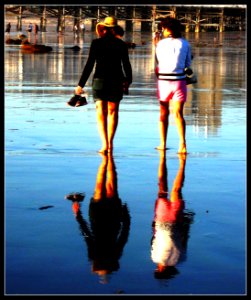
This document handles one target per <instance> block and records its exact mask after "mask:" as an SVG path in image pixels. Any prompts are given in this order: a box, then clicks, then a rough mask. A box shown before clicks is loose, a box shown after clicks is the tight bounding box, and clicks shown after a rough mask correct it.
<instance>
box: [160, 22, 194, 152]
mask: <svg viewBox="0 0 251 300" xmlns="http://www.w3.org/2000/svg"><path fill="white" fill-rule="evenodd" d="M160 26H161V28H162V33H163V37H164V38H163V39H162V40H160V41H159V42H158V44H157V45H156V61H157V68H156V75H157V77H158V100H159V103H160V122H159V128H160V145H159V146H158V147H156V149H158V150H166V149H167V148H166V138H167V131H168V118H169V105H170V100H172V101H173V114H174V118H175V121H176V124H177V128H178V134H179V138H180V145H179V149H178V153H187V147H186V123H185V120H184V117H183V108H184V104H185V102H186V99H187V87H186V79H185V78H186V75H185V72H184V69H185V68H188V67H190V64H191V47H190V44H189V42H188V41H187V40H186V39H184V38H183V37H182V36H181V30H182V25H181V24H180V22H179V21H178V20H177V19H174V18H171V17H167V18H165V19H164V20H163V21H162V22H161V24H160Z"/></svg>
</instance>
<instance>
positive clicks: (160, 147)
mask: <svg viewBox="0 0 251 300" xmlns="http://www.w3.org/2000/svg"><path fill="white" fill-rule="evenodd" d="M155 149H156V150H163V151H165V150H167V148H166V147H162V146H158V147H155Z"/></svg>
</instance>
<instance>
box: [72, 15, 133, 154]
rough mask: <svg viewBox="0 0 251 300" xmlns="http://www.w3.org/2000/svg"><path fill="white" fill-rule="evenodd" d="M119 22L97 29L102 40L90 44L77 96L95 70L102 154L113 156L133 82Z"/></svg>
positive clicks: (110, 20) (113, 20) (109, 19)
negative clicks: (122, 106) (124, 100)
mask: <svg viewBox="0 0 251 300" xmlns="http://www.w3.org/2000/svg"><path fill="white" fill-rule="evenodd" d="M118 26H119V25H118V24H117V20H116V18H114V17H107V18H105V20H104V22H100V23H98V24H97V25H96V32H97V34H98V35H99V38H97V39H94V40H93V41H92V43H91V47H90V52H89V56H88V59H87V62H86V65H85V67H84V70H83V72H82V75H81V77H80V80H79V83H78V86H77V87H76V88H75V94H77V95H79V94H81V93H82V92H84V91H83V89H84V86H85V84H86V82H87V80H88V78H89V76H90V74H91V72H92V70H93V68H94V65H95V71H94V75H93V83H92V91H93V99H94V101H95V103H96V112H97V124H98V130H99V133H100V137H101V142H102V147H101V149H100V150H99V152H101V153H107V152H112V150H113V139H114V136H115V132H116V129H117V125H118V119H119V104H120V101H121V100H122V98H123V91H124V89H125V87H128V86H129V85H130V84H131V82H132V68H131V64H130V60H129V55H128V47H127V45H126V43H125V42H124V41H123V40H121V39H120V38H117V29H118Z"/></svg>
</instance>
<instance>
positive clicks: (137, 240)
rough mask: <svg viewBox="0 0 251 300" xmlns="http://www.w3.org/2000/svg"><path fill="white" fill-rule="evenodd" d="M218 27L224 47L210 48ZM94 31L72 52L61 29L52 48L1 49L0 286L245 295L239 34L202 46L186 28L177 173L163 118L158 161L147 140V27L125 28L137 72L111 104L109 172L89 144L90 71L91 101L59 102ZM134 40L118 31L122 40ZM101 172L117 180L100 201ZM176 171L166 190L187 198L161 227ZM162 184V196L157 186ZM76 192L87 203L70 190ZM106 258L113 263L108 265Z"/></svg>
mask: <svg viewBox="0 0 251 300" xmlns="http://www.w3.org/2000/svg"><path fill="white" fill-rule="evenodd" d="M215 35H216V36H217V40H219V44H222V45H223V46H219V45H212V44H210V41H213V40H214V36H215ZM92 37H93V35H92V34H91V33H88V34H85V36H84V38H83V39H84V40H80V41H79V45H80V46H81V50H80V51H79V52H73V51H71V50H70V49H69V47H71V46H73V45H74V43H75V42H74V40H73V37H72V36H71V34H69V35H67V36H65V37H64V42H61V43H58V42H59V41H58V40H57V36H56V35H53V34H50V33H46V34H45V35H44V36H43V39H44V40H43V41H44V43H46V44H48V45H49V46H51V47H53V51H52V52H50V53H44V54H36V55H31V54H24V53H22V52H21V50H20V48H19V46H9V45H6V46H5V112H4V113H5V202H4V205H5V293H6V294H7V295H12V294H13V295H16V294H18V295H23V294H28V295H30V294H38V295H46V294H61V295H68V294H72V295H92V294H93V295H102V294H104V295H108V294H111V295H114V294H126V295H130V294H136V295H137V294H138V295H144V294H145V295H147V294H153V295H172V294H173V295H178V294H180V295H189V294H194V295H199V294H206V295H207V294H208V295H216V294H218V295H242V294H245V292H246V73H245V72H246V40H245V33H242V32H238V33H236V32H225V33H222V34H221V35H220V34H218V33H200V34H199V40H200V41H201V43H204V46H203V47H201V46H199V45H198V37H197V36H195V35H194V34H193V33H189V34H188V36H187V37H188V39H189V40H190V41H191V44H192V46H193V55H194V59H193V68H194V71H195V72H196V74H197V76H198V84H196V85H194V86H189V91H188V101H187V103H186V105H185V119H186V123H187V147H188V152H189V154H188V155H187V158H186V161H185V167H184V169H183V170H182V168H181V161H180V158H179V157H178V155H177V153H176V152H177V149H178V136H177V128H176V125H175V123H174V119H173V118H172V116H171V118H170V128H169V132H168V140H167V141H168V144H167V146H168V150H167V152H166V157H165V161H164V162H165V163H164V164H162V163H163V160H162V158H163V157H162V156H161V154H160V153H159V152H158V151H156V150H155V149H154V147H156V146H157V145H158V143H159V132H158V119H159V106H158V102H157V100H156V78H155V74H154V47H153V45H152V41H151V34H150V33H149V34H142V35H141V33H136V34H134V36H133V38H134V41H135V43H136V44H137V47H136V48H135V49H130V50H129V53H130V59H131V63H132V67H133V77H134V80H133V84H132V86H131V89H130V91H129V95H128V96H125V97H124V99H123V101H122V102H121V109H120V123H119V127H118V131H117V134H116V138H115V148H114V155H113V160H114V169H115V172H112V168H110V173H109V172H108V169H107V170H106V167H107V168H108V167H109V165H106V163H107V164H108V162H104V159H103V157H102V156H100V155H99V154H98V153H97V150H98V149H99V148H100V139H99V135H98V131H97V127H96V115H95V105H94V103H93V101H92V94H91V88H90V83H91V78H90V79H89V81H88V85H87V89H86V91H87V93H88V102H89V103H88V105H87V106H84V107H79V108H72V107H69V106H67V105H66V102H67V101H68V100H69V99H70V97H71V96H72V94H73V92H74V87H75V85H76V83H77V82H78V79H79V76H80V73H81V71H82V68H83V66H84V64H85V61H86V59H87V55H88V50H89V46H90V41H91V39H92ZM40 38H41V39H42V36H40ZM131 38H132V36H131V35H130V34H129V33H127V34H126V36H125V39H128V40H129V39H131ZM142 40H144V41H145V42H146V43H145V44H144V45H141V41H142ZM161 166H162V167H163V166H164V167H163V168H162V171H163V170H164V171H163V172H164V173H163V172H162V173H161V172H160V170H161ZM165 170H166V171H165ZM99 171H100V172H99ZM183 171H184V172H183ZM102 172H103V175H104V174H106V179H112V178H113V179H114V176H116V180H115V181H111V182H112V183H111V182H110V183H111V184H110V186H113V187H116V189H115V190H116V193H117V194H116V197H115V196H114V197H115V198H113V200H114V202H113V205H111V206H109V205H108V207H107V206H106V204H102V203H101V205H100V207H99V206H98V205H99V204H100V203H94V204H97V205H94V206H93V199H92V198H93V196H94V191H95V190H96V191H97V188H96V183H97V179H100V180H101V179H102V178H103V177H102V176H101V175H100V174H102ZM105 172H107V173H105ZM179 172H180V173H179ZM182 172H183V173H182ZM108 173H109V174H108ZM161 174H162V176H160V175H161ZM178 174H181V175H182V174H183V177H184V178H183V177H182V176H181V177H179V176H178ZM177 176H178V177H177ZM160 177H161V178H162V180H163V181H162V183H161V181H160ZM104 178H105V177H104ZM104 178H103V179H104ZM177 178H178V179H179V178H183V179H182V180H180V181H179V182H180V185H178V187H177V186H176V188H177V189H178V190H179V191H180V192H181V195H180V194H179V197H178V196H177V199H179V201H180V199H182V201H183V202H182V201H180V202H179V201H178V202H175V201H174V203H175V205H176V208H177V209H178V210H179V212H180V214H181V216H182V217H181V220H180V219H179V220H178V219H176V218H175V217H173V218H172V219H171V220H169V221H168V222H169V225H167V223H168V222H167V219H165V218H166V217H167V216H169V217H170V216H175V214H173V212H174V210H173V209H174V208H175V205H174V206H173V205H171V204H170V202H167V201H168V200H167V199H169V197H170V194H171V191H172V188H173V186H174V182H175V180H176V181H177V180H178V179H177ZM160 183H161V184H166V185H167V186H166V187H167V190H168V194H161V195H160V194H159V192H160V191H159V187H160ZM78 193H82V194H84V195H85V196H84V199H83V201H77V200H76V199H75V200H74V199H73V198H72V199H73V200H72V199H67V195H68V196H69V195H71V197H73V196H74V195H75V196H76V195H78ZM160 196H161V197H160ZM165 197H166V198H165ZM159 198H161V199H166V200H163V201H158V202H157V203H158V204H159V205H162V204H163V203H164V204H163V206H162V209H161V210H160V211H161V212H162V217H163V218H164V219H165V220H166V221H165V222H164V223H165V226H164V225H163V224H162V223H161V222H159V223H158V222H157V225H158V226H157V227H156V226H154V225H156V223H154V222H155V221H156V220H155V214H156V201H157V199H159ZM115 199H116V201H115ZM118 199H120V200H118ZM169 200H170V199H169ZM179 203H183V204H184V207H183V208H182V207H181V206H179ZM102 205H103V206H102ZM41 208H43V209H41ZM102 212H103V214H102ZM111 212H114V213H113V214H111V215H109V214H110V213H111ZM164 212H165V213H164ZM187 215H188V216H191V218H190V219H189V217H187ZM171 221H172V222H171ZM170 223H171V225H170ZM102 224H103V225H104V226H102ZM109 226H111V227H110V229H109ZM153 240H155V242H154V244H153ZM112 245H113V246H112ZM153 245H154V247H155V246H156V245H158V246H156V247H157V248H156V247H155V248H154V249H155V257H158V258H160V257H162V259H164V258H165V259H166V261H168V262H169V264H172V263H171V261H172V262H176V263H175V266H172V267H171V268H169V269H168V270H165V272H163V276H162V277H161V276H159V274H158V272H157V271H156V270H157V269H158V265H157V263H156V261H157V260H153V259H152V247H153ZM168 245H169V248H168ZM170 245H171V246H172V247H170ZM109 247H110V248H109ZM113 251H114V252H113ZM116 251H117V252H116ZM168 251H169V252H168ZM115 252H116V253H115ZM169 254H172V256H168V255H169ZM168 257H169V259H168ZM102 258H103V260H102ZM171 258H172V259H173V260H171ZM176 260H177V261H176ZM109 263H110V264H109ZM108 265H109V267H110V266H113V267H111V268H110V271H109V272H105V271H104V270H105V269H107V266H108Z"/></svg>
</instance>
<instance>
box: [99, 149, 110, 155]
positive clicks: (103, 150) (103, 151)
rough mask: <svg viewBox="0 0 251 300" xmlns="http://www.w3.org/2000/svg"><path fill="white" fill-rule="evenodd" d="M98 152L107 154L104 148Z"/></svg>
mask: <svg viewBox="0 0 251 300" xmlns="http://www.w3.org/2000/svg"><path fill="white" fill-rule="evenodd" d="M98 152H99V153H101V154H107V152H108V150H107V149H106V148H101V149H100V150H99V151H98Z"/></svg>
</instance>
